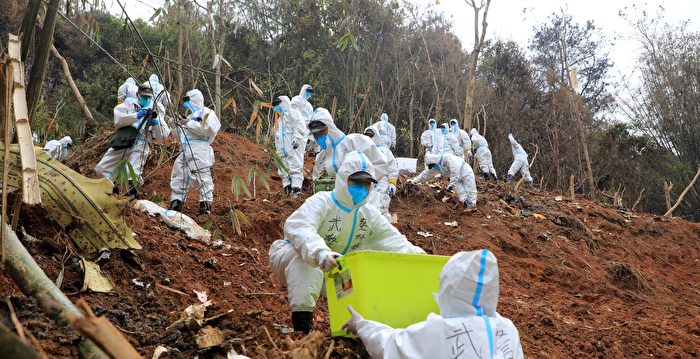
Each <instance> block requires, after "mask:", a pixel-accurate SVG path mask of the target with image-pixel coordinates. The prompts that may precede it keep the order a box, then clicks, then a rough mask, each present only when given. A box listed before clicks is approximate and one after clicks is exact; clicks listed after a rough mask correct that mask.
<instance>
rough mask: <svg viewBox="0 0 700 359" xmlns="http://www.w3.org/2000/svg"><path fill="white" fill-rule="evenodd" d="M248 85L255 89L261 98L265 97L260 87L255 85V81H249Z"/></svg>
mask: <svg viewBox="0 0 700 359" xmlns="http://www.w3.org/2000/svg"><path fill="white" fill-rule="evenodd" d="M248 83H249V84H250V85H251V86H252V87H253V89H255V92H257V93H258V95H259V96H260V97H263V96H264V93H263V92H262V90H261V89H260V87H258V85H256V84H255V81H253V79H248ZM256 102H259V101H256Z"/></svg>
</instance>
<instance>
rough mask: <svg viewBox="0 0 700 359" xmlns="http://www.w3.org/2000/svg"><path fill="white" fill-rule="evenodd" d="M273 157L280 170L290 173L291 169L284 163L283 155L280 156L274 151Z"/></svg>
mask: <svg viewBox="0 0 700 359" xmlns="http://www.w3.org/2000/svg"><path fill="white" fill-rule="evenodd" d="M272 158H274V160H275V165H276V166H277V168H278V169H279V170H280V171H282V172H284V173H289V169H287V165H285V164H284V160H283V159H282V157H280V155H278V154H277V152H275V151H272Z"/></svg>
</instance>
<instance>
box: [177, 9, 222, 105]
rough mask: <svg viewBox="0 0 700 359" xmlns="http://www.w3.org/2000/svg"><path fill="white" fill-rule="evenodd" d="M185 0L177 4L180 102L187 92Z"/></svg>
mask: <svg viewBox="0 0 700 359" xmlns="http://www.w3.org/2000/svg"><path fill="white" fill-rule="evenodd" d="M184 1H185V0H181V1H179V2H178V4H177V7H176V8H177V23H178V25H179V26H178V28H179V30H180V31H178V38H177V88H176V89H175V101H177V102H178V103H179V102H180V99H181V98H182V94H184V93H185V70H184V65H185V55H184V46H185V31H186V29H185V25H184V22H185V21H184V17H183V16H182V14H183V11H182V10H183V8H184V6H185V5H184ZM217 116H221V114H217Z"/></svg>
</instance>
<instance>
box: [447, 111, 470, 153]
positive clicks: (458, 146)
mask: <svg viewBox="0 0 700 359" xmlns="http://www.w3.org/2000/svg"><path fill="white" fill-rule="evenodd" d="M450 132H451V133H452V136H453V137H454V139H455V141H454V142H455V146H454V150H455V151H454V152H455V156H457V157H461V158H464V151H465V150H466V151H467V158H469V159H471V158H472V141H471V139H470V138H469V134H468V133H467V131H465V130H463V129H461V128H459V123H458V122H457V119H454V118H453V119H452V120H450Z"/></svg>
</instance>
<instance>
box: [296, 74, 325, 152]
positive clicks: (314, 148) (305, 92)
mask: <svg viewBox="0 0 700 359" xmlns="http://www.w3.org/2000/svg"><path fill="white" fill-rule="evenodd" d="M313 93H314V89H313V87H311V85H309V84H305V85H304V86H302V87H301V90H299V94H298V95H296V96H294V97H292V108H293V109H295V110H297V111H299V113H300V114H301V117H302V119H303V120H304V126H305V127H304V128H305V129H306V133H305V136H304V147H305V149H306V150H307V151H309V153H313V154H318V153H319V152H320V151H321V148H320V147H319V146H318V144H316V141H314V138H313V137H310V136H309V132H308V128H309V123H310V122H311V117H313V114H314V107H313V106H312V105H311V103H310V102H309V99H310V98H311V95H313ZM309 140H310V141H311V142H310V143H307V142H309Z"/></svg>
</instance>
